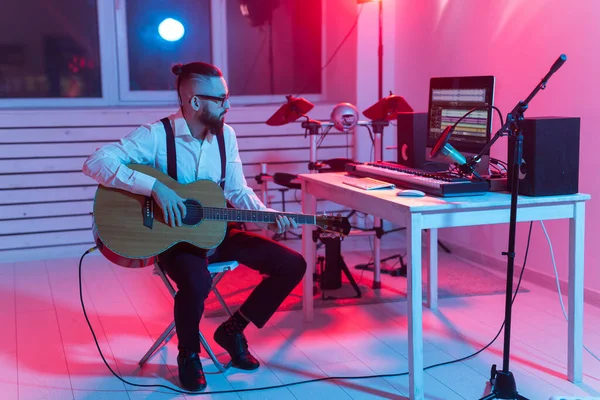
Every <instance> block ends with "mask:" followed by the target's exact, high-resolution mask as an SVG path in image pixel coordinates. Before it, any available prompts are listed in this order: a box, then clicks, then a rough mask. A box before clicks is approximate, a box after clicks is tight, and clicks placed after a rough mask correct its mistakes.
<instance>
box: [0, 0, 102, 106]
mask: <svg viewBox="0 0 600 400" xmlns="http://www.w3.org/2000/svg"><path fill="white" fill-rule="evenodd" d="M32 10H35V12H32ZM98 36H99V35H98V14H97V5H96V0H61V1H59V2H50V1H47V0H4V1H3V2H2V12H1V13H0V99H2V98H3V99H7V98H12V99H27V98H82V97H84V98H101V97H102V84H101V74H100V46H99V38H98Z"/></svg>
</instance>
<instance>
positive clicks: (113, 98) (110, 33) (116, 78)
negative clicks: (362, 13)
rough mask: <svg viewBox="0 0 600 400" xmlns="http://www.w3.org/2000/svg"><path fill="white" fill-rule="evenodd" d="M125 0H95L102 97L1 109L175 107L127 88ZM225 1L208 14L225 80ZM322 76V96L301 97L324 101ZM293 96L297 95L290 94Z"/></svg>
mask: <svg viewBox="0 0 600 400" xmlns="http://www.w3.org/2000/svg"><path fill="white" fill-rule="evenodd" d="M126 1H127V0H114V1H105V0H97V1H96V7H97V14H98V40H99V52H100V68H101V69H100V77H101V80H102V97H97V98H82V97H77V98H41V97H40V98H27V99H19V98H6V99H4V98H2V99H0V109H11V108H24V109H25V108H89V107H107V106H116V107H131V106H172V105H177V104H178V100H177V94H176V93H175V91H174V90H154V91H132V90H130V89H129V60H128V54H127V53H128V52H127V25H126V24H127V21H126V15H125V12H126ZM226 1H227V0H210V12H211V17H210V18H211V39H212V43H211V51H212V53H211V56H212V61H213V64H215V65H218V66H219V68H220V69H221V71H222V72H223V75H224V76H225V79H227V77H228V64H227V61H228V60H227V9H226ZM325 3H326V0H323V1H322V3H321V9H322V19H321V24H322V25H323V29H322V31H321V32H322V33H321V49H322V51H321V65H323V62H324V60H325V58H326V54H327V52H326V43H327V32H326V29H325V23H324V21H326V18H325V10H326V7H325ZM325 88H326V85H325V74H324V73H323V71H321V93H304V94H302V97H304V98H306V99H307V100H309V101H311V102H320V101H323V100H324V99H325ZM290 94H291V95H295V94H296V93H290ZM284 99H285V95H270V94H268V95H249V96H239V95H238V96H236V95H235V93H233V94H232V96H231V98H230V103H231V104H232V105H234V106H240V105H255V104H256V105H258V104H270V103H271V104H272V103H276V104H277V103H281V102H282V101H284Z"/></svg>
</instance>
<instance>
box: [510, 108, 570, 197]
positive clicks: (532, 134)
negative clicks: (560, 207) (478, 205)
mask: <svg viewBox="0 0 600 400" xmlns="http://www.w3.org/2000/svg"><path fill="white" fill-rule="evenodd" d="M522 128H523V163H522V164H521V168H520V171H519V194H521V195H524V196H551V195H561V194H573V193H577V192H578V190H579V129H580V118H576V117H572V118H567V117H537V118H525V119H524V120H523V122H522ZM509 139H510V140H509V143H508V166H509V175H508V176H509V180H508V190H509V191H510V190H511V185H510V171H511V170H512V162H513V157H514V155H513V152H512V149H513V144H514V138H513V137H509Z"/></svg>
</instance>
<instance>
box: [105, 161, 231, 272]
mask: <svg viewBox="0 0 600 400" xmlns="http://www.w3.org/2000/svg"><path fill="white" fill-rule="evenodd" d="M128 166H129V167H130V168H131V169H133V170H135V171H139V172H142V173H144V174H146V175H150V176H152V177H154V178H156V179H158V180H159V181H160V182H162V183H164V184H165V185H166V186H167V187H169V188H170V189H173V190H174V191H175V192H176V193H177V194H178V195H179V196H181V197H182V198H184V199H186V206H187V210H188V212H187V215H186V218H185V219H184V221H183V224H182V226H179V227H178V226H175V227H171V226H170V225H167V224H165V220H164V218H163V212H162V210H161V209H160V207H159V206H158V205H156V204H155V202H154V200H151V201H149V202H147V198H146V197H145V196H142V195H136V194H133V193H130V192H127V191H124V190H120V189H112V188H107V187H105V186H99V187H98V190H97V192H96V197H95V199H94V238H95V239H96V242H97V243H100V244H101V246H99V248H100V250H101V252H102V253H103V254H104V255H105V256H106V257H107V258H108V259H109V260H110V261H113V262H115V263H116V264H118V265H122V266H127V267H145V266H147V265H150V264H151V263H152V261H151V258H152V257H153V256H156V255H158V254H160V253H162V252H164V251H165V250H167V249H169V248H170V247H172V246H173V245H175V244H176V243H179V242H188V243H191V244H192V245H194V246H196V247H199V248H203V249H212V248H215V247H217V246H218V245H219V244H220V243H221V242H222V241H223V239H224V238H225V233H226V230H227V221H214V220H204V219H202V211H201V208H202V207H222V208H224V207H226V201H225V197H224V195H223V191H222V190H221V188H220V186H219V185H217V184H216V183H214V182H212V181H209V180H200V181H196V182H192V183H190V184H187V185H183V184H180V183H179V182H177V181H175V180H173V179H172V178H171V177H169V176H168V175H166V174H163V173H162V172H160V171H158V170H156V169H154V168H152V167H150V166H147V165H140V164H130V165H128ZM149 205H150V207H148V206H149ZM196 205H198V207H195V206H196ZM152 213H153V217H152V216H151V214H152ZM149 216H150V217H149ZM145 217H146V218H145ZM149 221H150V223H149ZM145 222H146V224H145ZM105 247H106V248H108V249H106V248H105ZM111 253H112V254H111ZM111 257H112V258H113V259H111ZM121 257H122V258H123V259H122V260H120V261H119V259H120V258H121ZM124 264H127V265H124Z"/></svg>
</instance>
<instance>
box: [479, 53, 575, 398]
mask: <svg viewBox="0 0 600 400" xmlns="http://www.w3.org/2000/svg"><path fill="white" fill-rule="evenodd" d="M566 60H567V57H566V56H565V55H564V54H563V55H561V56H560V57H559V58H558V59H557V60H556V61H555V62H554V64H553V65H552V67H551V68H550V71H549V72H548V73H547V74H546V76H545V77H544V78H543V79H542V80H541V81H540V83H539V84H538V85H537V86H536V87H535V89H534V90H533V91H532V92H531V94H530V95H529V96H528V97H527V98H526V99H525V101H520V102H519V103H518V104H517V105H516V106H515V108H513V110H512V111H511V112H510V114H508V116H507V118H506V122H505V124H504V125H503V126H502V127H501V128H500V129H499V130H498V132H497V133H496V134H495V135H494V138H493V139H492V140H491V141H490V142H489V143H488V144H487V145H486V146H485V148H484V149H483V150H482V151H481V152H480V153H479V154H478V155H477V156H476V157H475V158H473V159H470V160H468V161H467V166H468V167H470V168H471V169H472V170H473V171H474V168H475V164H476V162H477V160H478V159H479V158H481V157H482V156H483V154H485V152H487V151H488V150H489V149H490V147H491V146H492V145H493V144H494V143H495V142H496V141H497V140H498V139H499V138H500V137H501V136H509V142H510V143H509V144H511V145H512V147H513V154H514V157H513V164H512V166H510V167H509V168H511V170H510V173H509V177H508V179H509V187H510V189H511V197H510V224H509V234H508V251H507V252H503V253H502V255H505V256H506V257H507V259H508V261H507V269H506V301H505V317H504V323H505V327H504V349H503V357H502V361H503V363H502V370H501V371H497V370H496V365H495V364H494V365H492V369H491V377H490V383H491V384H492V391H491V393H490V394H489V395H487V396H484V397H482V398H481V399H480V400H488V399H524V400H527V398H526V397H524V396H521V395H520V394H519V393H518V392H517V385H516V382H515V378H514V376H513V374H512V372H510V370H509V360H510V328H511V317H512V315H511V314H512V284H513V274H514V264H515V239H516V227H517V195H518V192H519V170H520V167H521V157H522V154H523V129H522V127H521V122H522V121H523V118H524V117H523V114H524V113H525V111H526V110H527V108H528V107H529V102H530V101H531V100H532V99H533V97H534V96H535V95H536V94H537V92H538V91H539V90H540V89H542V90H543V89H545V88H546V84H547V83H548V79H550V76H552V74H554V73H555V72H556V71H557V70H558V69H559V68H560V67H561V66H562V65H563V64H564V62H565V61H566ZM504 132H507V134H506V135H505V134H504Z"/></svg>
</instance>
